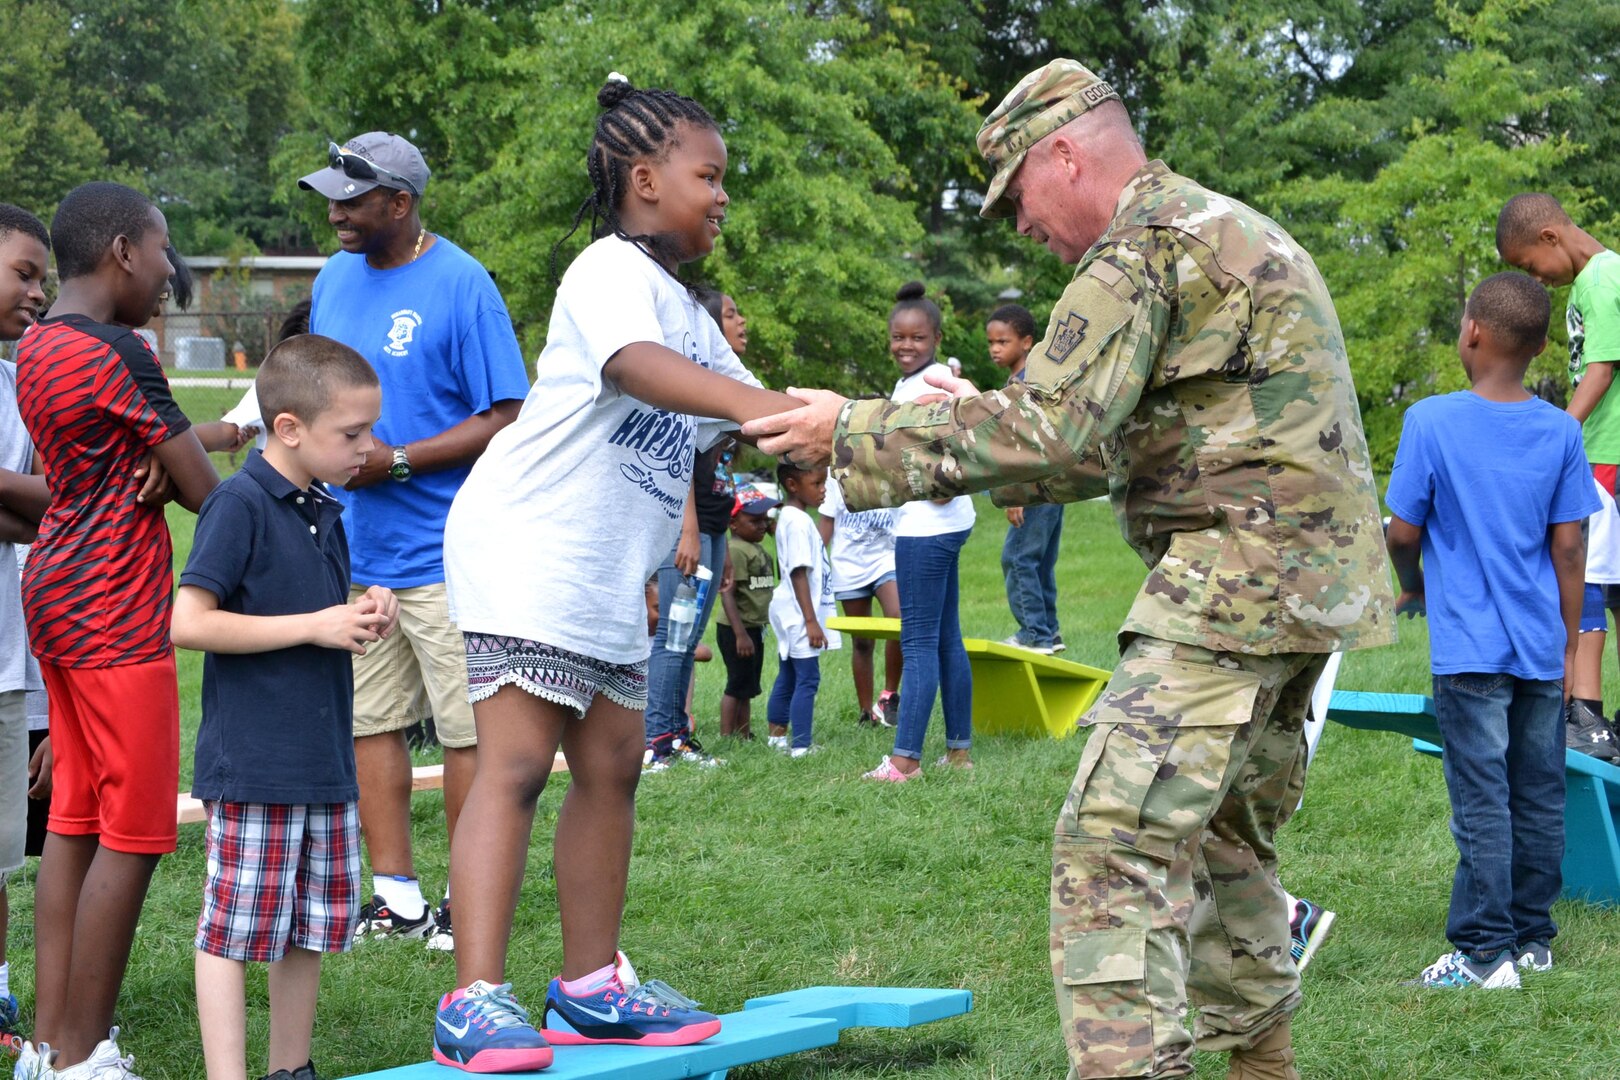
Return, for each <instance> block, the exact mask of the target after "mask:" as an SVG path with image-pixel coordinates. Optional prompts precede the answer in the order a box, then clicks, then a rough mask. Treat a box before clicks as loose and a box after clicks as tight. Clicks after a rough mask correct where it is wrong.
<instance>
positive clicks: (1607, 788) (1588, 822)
mask: <svg viewBox="0 0 1620 1080" xmlns="http://www.w3.org/2000/svg"><path fill="white" fill-rule="evenodd" d="M1412 749H1414V750H1416V751H1417V752H1418V753H1420V754H1428V755H1429V756H1430V757H1440V756H1441V753H1442V751H1441V749H1440V747H1439V746H1436V745H1435V744H1434V743H1432V742H1428V741H1425V740H1423V739H1413V740H1412ZM1564 782H1565V788H1564V793H1565V794H1564V865H1563V872H1564V895H1565V896H1566V897H1569V898H1571V899H1576V900H1585V901H1587V902H1588V903H1591V904H1600V905H1603V906H1609V905H1612V904H1620V839H1617V837H1616V831H1615V815H1616V813H1617V812H1620V768H1617V767H1615V766H1613V765H1610V764H1608V763H1607V762H1603V761H1599V760H1598V759H1597V758H1595V757H1592V756H1591V755H1590V754H1583V753H1581V752H1580V751H1579V750H1568V749H1566V750H1565V751H1564Z"/></svg>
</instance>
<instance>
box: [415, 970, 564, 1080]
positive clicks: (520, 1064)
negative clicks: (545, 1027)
mask: <svg viewBox="0 0 1620 1080" xmlns="http://www.w3.org/2000/svg"><path fill="white" fill-rule="evenodd" d="M433 1060H434V1061H437V1062H438V1063H439V1064H440V1065H449V1066H450V1067H451V1068H455V1069H462V1070H465V1071H466V1072H473V1073H503V1072H532V1071H533V1070H535V1069H544V1068H545V1067H546V1066H548V1065H550V1064H551V1045H550V1044H549V1043H547V1042H546V1038H545V1036H544V1035H541V1034H540V1032H538V1031H536V1030H535V1028H534V1025H533V1024H531V1023H529V1010H527V1009H525V1008H524V1007H523V1006H521V1005H519V1004H518V1003H517V998H515V997H513V996H512V984H511V983H501V984H500V985H499V986H491V985H489V984H488V983H486V982H484V981H483V980H481V979H480V980H479V981H478V982H475V983H473V984H472V985H471V986H469V987H467V988H466V989H464V990H453V991H451V992H450V993H448V994H446V995H444V997H443V998H442V999H441V1000H440V1001H439V1015H438V1018H437V1019H436V1020H435V1021H434V1022H433Z"/></svg>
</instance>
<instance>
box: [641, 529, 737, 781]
mask: <svg viewBox="0 0 1620 1080" xmlns="http://www.w3.org/2000/svg"><path fill="white" fill-rule="evenodd" d="M698 561H699V562H701V563H702V564H703V565H704V566H707V567H708V568H709V572H710V573H711V574H713V575H714V577H713V578H711V579H710V580H709V595H708V596H707V597H706V598H705V599H704V601H703V608H702V610H700V611H699V612H698V616H697V622H695V623H693V624H692V640H691V641H690V642H689V643H688V644H687V646H686V651H685V652H678V653H674V652H670V651H669V650H668V649H666V648H664V642H666V641H667V640H669V623H670V619H669V608H670V605H671V604H672V603H673V602H674V600H675V590H676V589H677V588H679V587H680V584H681V572H680V571H679V570H677V569H675V550H674V549H673V548H671V549H670V552H669V558H667V559H665V560H664V565H662V566H660V567H659V568H658V632H657V633H656V634H654V635H653V643H652V656H651V657H649V658H648V660H647V745H648V746H653V745H654V744H655V740H658V739H659V738H660V737H662V738H663V742H662V743H659V744H657V745H659V747H660V750H659V752H660V753H663V754H667V753H669V747H668V745H667V744H668V742H669V740H670V738H671V737H673V736H675V735H679V734H680V733H681V732H683V731H685V730H686V688H687V686H688V685H689V684H690V683H691V681H692V651H693V650H694V649H696V648H697V645H698V642H700V641H702V640H703V631H704V628H705V627H707V626H708V625H709V612H711V611H713V610H714V602H715V600H716V599H717V598H718V597H719V595H720V573H721V571H722V570H724V569H725V564H726V534H725V533H699V534H698Z"/></svg>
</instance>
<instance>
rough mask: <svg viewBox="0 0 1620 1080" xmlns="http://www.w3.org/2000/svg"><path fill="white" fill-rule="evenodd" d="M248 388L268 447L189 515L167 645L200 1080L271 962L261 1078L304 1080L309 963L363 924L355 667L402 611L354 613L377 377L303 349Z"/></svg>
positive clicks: (316, 342) (282, 353) (381, 600)
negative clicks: (178, 729) (191, 815)
mask: <svg viewBox="0 0 1620 1080" xmlns="http://www.w3.org/2000/svg"><path fill="white" fill-rule="evenodd" d="M255 387H256V389H257V391H258V397H259V404H260V406H261V407H262V411H263V416H264V417H265V420H266V428H267V432H266V434H267V435H268V436H269V438H268V440H267V442H266V444H265V448H264V450H263V452H262V453H261V452H259V451H257V450H255V451H253V452H252V453H251V454H249V456H248V459H247V461H246V462H245V463H244V464H243V466H242V470H241V471H240V472H238V473H237V474H236V475H235V476H232V477H231V478H230V479H228V480H226V481H225V482H224V483H222V484H220V485H219V487H217V488H216V489H215V490H214V491H213V493H212V494H210V495H209V496H208V499H207V501H206V502H204V503H203V506H202V510H201V512H200V513H199V514H198V516H197V531H196V535H195V539H194V541H193V544H192V549H191V557H190V558H189V559H188V560H187V562H186V569H185V572H184V573H183V574H182V575H181V576H180V592H179V595H178V596H177V597H176V598H175V605H174V624H173V638H174V643H175V645H177V646H179V647H180V648H186V649H197V650H199V651H206V652H207V654H208V655H207V657H206V659H205V660H204V661H203V689H202V724H201V726H200V727H199V728H198V731H197V753H196V766H195V769H194V776H193V781H192V794H194V795H195V796H197V797H198V798H199V799H202V800H203V801H204V803H205V804H206V806H207V810H208V839H207V844H208V879H207V883H206V885H205V886H204V892H203V908H202V914H201V915H200V916H199V918H198V920H197V940H196V947H197V1014H198V1020H199V1021H200V1025H201V1028H202V1039H203V1056H204V1059H205V1061H206V1063H207V1066H208V1072H209V1074H210V1075H221V1076H223V1075H229V1074H231V1073H235V1074H236V1075H238V1076H240V1075H241V1074H242V1070H243V1065H244V1061H243V1057H244V1054H245V1049H244V1047H245V1042H246V1015H245V1014H246V1004H245V998H244V990H243V983H244V978H245V969H246V964H247V963H248V962H250V961H251V962H255V963H268V964H269V965H270V968H271V975H270V985H271V987H272V988H273V992H272V994H271V999H270V1032H271V1038H270V1055H269V1069H268V1072H269V1074H270V1076H271V1077H272V1078H273V1080H313V1075H314V1066H313V1065H312V1064H311V1063H310V1053H309V1045H310V1035H311V1031H312V1029H313V1026H314V1017H315V997H316V991H317V990H318V989H319V986H320V972H321V953H323V952H344V951H346V950H347V949H348V948H349V947H350V943H351V942H352V941H353V934H354V927H355V924H356V923H357V922H358V920H359V918H360V907H361V899H362V897H361V894H360V885H361V882H360V819H359V813H358V810H357V807H356V800H357V799H358V798H359V789H358V786H357V783H356V779H355V764H354V743H353V721H354V676H353V668H352V665H351V662H350V655H349V654H350V653H355V654H362V655H363V654H364V653H365V651H366V647H367V646H368V645H369V644H371V643H374V642H377V641H380V640H381V639H382V638H384V637H386V636H387V635H388V634H389V632H390V631H392V629H393V627H394V620H395V616H396V613H397V610H398V609H397V602H396V601H395V599H394V597H393V594H392V593H390V592H389V590H387V589H385V588H382V587H381V586H374V587H372V588H371V589H369V590H367V591H366V593H365V594H364V595H363V596H361V597H359V598H358V599H357V600H355V601H354V602H353V603H350V602H349V547H348V542H347V539H346V538H345V536H344V532H343V524H342V521H341V520H340V519H341V516H342V512H343V507H342V504H341V503H339V502H338V501H337V500H336V499H334V498H332V497H331V495H330V494H329V493H328V492H327V490H326V488H325V487H324V486H323V485H322V484H319V483H316V482H315V481H317V480H319V481H324V482H325V483H326V484H335V485H342V484H343V483H344V481H346V480H348V479H349V478H350V477H352V476H354V475H355V474H356V473H358V472H359V470H360V468H361V467H362V466H363V465H364V464H365V460H366V454H367V452H368V451H370V450H371V449H372V447H373V446H374V445H375V444H374V442H373V440H372V437H371V426H372V424H374V423H375V422H376V420H377V416H378V413H379V411H380V409H381V403H382V391H381V389H380V388H379V386H378V382H377V375H376V372H375V371H373V370H372V368H371V366H370V365H369V364H367V363H366V361H365V360H364V359H363V358H362V357H361V356H360V354H359V353H357V352H355V351H354V350H353V349H351V348H349V347H348V346H347V345H343V344H340V343H338V342H336V341H333V340H331V339H330V338H324V337H320V336H318V335H314V334H304V335H300V336H297V337H292V338H288V339H287V340H286V341H284V342H282V343H281V344H279V345H277V346H276V347H275V348H274V349H272V350H271V351H270V355H269V356H267V357H266V358H265V361H264V364H263V366H261V367H260V368H259V375H258V379H257V380H256V383H255Z"/></svg>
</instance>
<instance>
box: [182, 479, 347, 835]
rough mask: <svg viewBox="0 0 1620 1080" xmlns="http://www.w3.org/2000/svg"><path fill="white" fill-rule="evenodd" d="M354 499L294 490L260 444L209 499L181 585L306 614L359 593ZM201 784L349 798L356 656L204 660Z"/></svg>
mask: <svg viewBox="0 0 1620 1080" xmlns="http://www.w3.org/2000/svg"><path fill="white" fill-rule="evenodd" d="M342 518H343V505H342V504H341V503H339V502H338V501H337V500H336V499H333V498H331V497H330V496H329V495H327V494H326V492H325V489H323V488H322V487H321V486H320V485H319V484H316V485H313V486H312V487H311V488H310V489H309V490H307V491H300V490H299V489H298V488H296V487H294V486H293V484H292V481H290V480H288V479H287V478H286V477H284V476H282V475H281V474H280V473H279V472H277V471H276V470H275V468H274V467H273V466H272V465H271V464H270V463H269V462H268V461H266V460H264V455H262V454H260V453H259V452H258V451H257V450H255V451H253V452H252V453H250V454H249V455H248V459H247V461H246V462H244V463H243V465H242V469H241V471H239V472H238V473H236V475H234V476H232V477H230V478H229V479H227V480H225V481H224V482H222V483H221V484H220V485H219V486H218V487H216V488H215V489H214V490H213V491H211V492H209V494H208V498H207V499H205V500H203V505H202V509H201V510H200V511H199V512H198V514H197V531H196V534H195V537H194V538H193V540H192V547H191V557H190V558H189V559H187V560H186V569H185V572H184V573H183V574H181V575H180V584H181V585H195V586H196V587H197V588H199V589H206V590H208V591H209V592H211V593H213V594H214V595H215V596H217V597H219V606H220V608H221V609H222V610H225V611H232V612H236V613H237V614H240V615H302V614H305V613H307V612H311V611H319V610H321V609H323V608H328V607H331V606H332V605H333V604H344V603H347V602H348V599H349V546H348V544H347V543H345V541H344V536H343V520H342ZM191 793H192V795H194V796H195V797H196V798H199V799H223V800H225V801H227V802H249V803H278V804H293V805H296V804H306V803H343V802H353V801H354V800H355V799H357V798H359V796H360V790H359V787H358V786H357V784H356V781H355V773H354V664H353V657H352V654H350V653H349V652H347V651H346V650H343V649H328V648H323V647H321V646H319V645H295V646H293V647H292V648H290V649H276V650H274V651H272V652H261V653H212V652H211V653H208V654H206V655H205V657H204V658H203V685H202V723H201V725H200V726H199V727H198V729H197V751H196V758H195V766H194V769H193V778H192V782H191Z"/></svg>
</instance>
